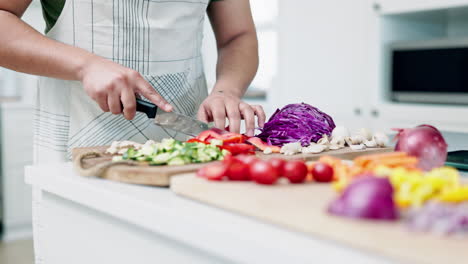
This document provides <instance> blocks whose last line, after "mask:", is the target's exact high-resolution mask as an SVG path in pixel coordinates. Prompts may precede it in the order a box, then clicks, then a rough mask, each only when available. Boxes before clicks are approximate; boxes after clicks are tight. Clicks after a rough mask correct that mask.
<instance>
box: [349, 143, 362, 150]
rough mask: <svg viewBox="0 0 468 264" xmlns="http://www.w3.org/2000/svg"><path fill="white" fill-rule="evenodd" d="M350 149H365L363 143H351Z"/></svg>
mask: <svg viewBox="0 0 468 264" xmlns="http://www.w3.org/2000/svg"><path fill="white" fill-rule="evenodd" d="M349 148H351V149H352V150H363V149H366V146H365V145H364V144H359V145H351V146H349Z"/></svg>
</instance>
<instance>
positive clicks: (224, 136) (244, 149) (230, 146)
mask: <svg viewBox="0 0 468 264" xmlns="http://www.w3.org/2000/svg"><path fill="white" fill-rule="evenodd" d="M188 142H199V143H205V144H210V143H212V142H216V144H217V145H219V146H220V148H222V149H225V150H227V151H229V152H230V153H231V154H232V155H234V156H235V155H239V154H254V152H255V148H258V149H259V150H261V151H264V152H265V151H266V152H269V153H279V151H280V148H279V147H277V146H272V145H269V144H267V143H265V142H263V141H262V140H261V139H259V138H256V137H251V138H249V137H247V136H245V135H241V134H237V133H232V132H228V131H224V130H221V129H217V128H212V129H210V130H206V131H203V132H202V133H200V135H198V136H197V137H195V138H193V139H190V140H188Z"/></svg>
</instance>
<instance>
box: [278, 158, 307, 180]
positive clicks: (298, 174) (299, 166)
mask: <svg viewBox="0 0 468 264" xmlns="http://www.w3.org/2000/svg"><path fill="white" fill-rule="evenodd" d="M283 176H284V177H286V178H288V180H289V182H291V183H302V182H304V181H305V179H306V177H307V166H306V165H305V163H304V162H303V161H300V160H292V161H288V162H286V164H285V165H284V169H283Z"/></svg>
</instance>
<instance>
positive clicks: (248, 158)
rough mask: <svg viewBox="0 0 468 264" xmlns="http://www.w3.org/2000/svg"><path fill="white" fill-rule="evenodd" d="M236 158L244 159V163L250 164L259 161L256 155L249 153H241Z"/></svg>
mask: <svg viewBox="0 0 468 264" xmlns="http://www.w3.org/2000/svg"><path fill="white" fill-rule="evenodd" d="M236 159H238V160H240V161H242V162H243V163H244V164H247V165H250V164H252V163H253V162H255V161H257V160H258V159H257V157H255V155H247V154H241V155H238V156H236Z"/></svg>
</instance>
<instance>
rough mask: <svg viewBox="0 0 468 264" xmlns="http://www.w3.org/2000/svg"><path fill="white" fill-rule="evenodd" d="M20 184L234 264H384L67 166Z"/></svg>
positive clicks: (41, 171) (37, 169)
mask: <svg viewBox="0 0 468 264" xmlns="http://www.w3.org/2000/svg"><path fill="white" fill-rule="evenodd" d="M26 182H27V183H29V184H31V185H33V186H34V187H38V188H40V189H42V190H44V191H46V192H49V193H51V194H53V195H57V196H59V197H61V198H63V199H67V200H71V201H73V202H76V203H79V204H81V205H84V206H87V207H90V208H92V209H94V210H97V211H100V212H103V213H105V214H108V215H110V216H112V217H116V218H118V219H120V220H123V221H125V222H128V223H130V224H132V225H136V226H138V227H141V228H144V229H145V230H149V231H150V232H155V233H159V234H161V235H165V236H167V237H169V238H171V239H173V240H176V241H178V242H180V243H185V244H187V245H190V246H192V247H194V248H198V249H201V250H203V251H206V252H209V253H210V254H213V255H216V256H221V257H223V258H225V259H229V260H231V261H233V262H236V263H263V261H265V256H269V257H268V259H271V260H273V261H272V262H271V263H312V262H313V261H316V260H317V259H320V261H321V262H322V263H325V262H326V263H330V262H332V263H344V262H345V261H348V262H349V260H353V261H355V262H356V263H389V261H388V260H387V259H383V258H382V257H379V256H373V255H370V254H368V253H367V252H362V251H358V250H355V249H352V248H349V247H345V246H342V245H339V244H336V243H333V242H330V241H324V240H320V239H318V238H314V237H310V236H306V235H303V234H300V233H296V232H292V231H289V230H286V229H283V228H280V227H277V226H274V225H270V224H266V223H263V222H260V221H257V220H255V219H252V218H249V217H245V216H240V215H237V214H234V213H231V212H228V211H225V210H222V209H218V208H214V207H211V206H208V205H204V204H201V203H198V202H195V201H192V200H188V199H185V198H182V197H179V196H177V195H175V194H173V193H172V192H171V191H170V190H169V189H167V188H156V187H145V186H137V185H129V184H121V183H117V182H111V181H106V180H101V179H97V178H84V177H81V176H78V175H77V174H76V173H75V172H74V171H73V168H72V165H71V163H66V164H49V165H42V166H34V167H27V168H26Z"/></svg>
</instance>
